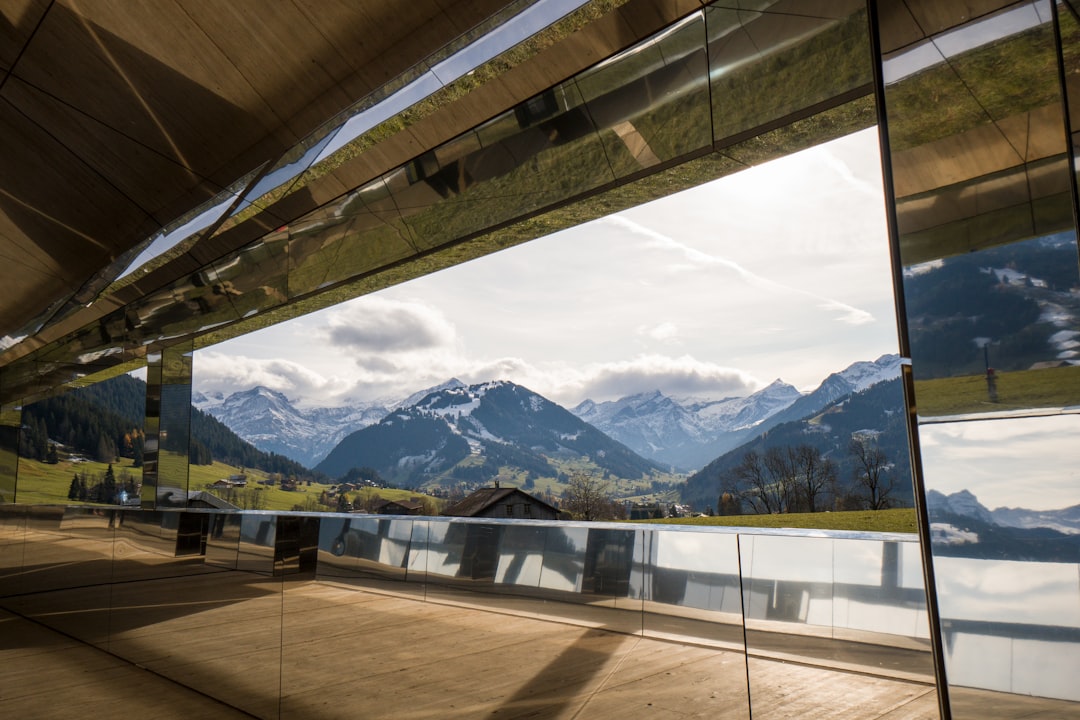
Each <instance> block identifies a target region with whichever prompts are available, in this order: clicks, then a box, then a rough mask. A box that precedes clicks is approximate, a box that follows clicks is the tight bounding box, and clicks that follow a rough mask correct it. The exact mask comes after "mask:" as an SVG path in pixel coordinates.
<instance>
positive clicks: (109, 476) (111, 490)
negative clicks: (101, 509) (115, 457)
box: [98, 463, 116, 503]
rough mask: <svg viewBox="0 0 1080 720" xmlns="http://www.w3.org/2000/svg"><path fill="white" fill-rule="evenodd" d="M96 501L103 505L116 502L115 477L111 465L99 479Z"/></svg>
mask: <svg viewBox="0 0 1080 720" xmlns="http://www.w3.org/2000/svg"><path fill="white" fill-rule="evenodd" d="M98 500H99V502H103V503H114V502H116V475H115V474H113V469H112V463H110V464H109V467H108V468H107V469H106V470H105V476H104V477H103V478H102V479H101V486H100V489H99V490H98Z"/></svg>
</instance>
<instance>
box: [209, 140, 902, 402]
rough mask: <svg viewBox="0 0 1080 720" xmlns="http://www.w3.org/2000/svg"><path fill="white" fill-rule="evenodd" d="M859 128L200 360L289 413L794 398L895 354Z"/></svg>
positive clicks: (881, 228) (870, 176)
mask: <svg viewBox="0 0 1080 720" xmlns="http://www.w3.org/2000/svg"><path fill="white" fill-rule="evenodd" d="M880 174H881V173H880V166H879V157H878V148H877V131H876V129H870V130H866V131H863V132H860V133H857V134H855V135H852V136H850V137H848V138H844V139H842V140H839V141H835V142H832V143H829V144H826V145H822V146H819V147H816V148H812V149H810V150H808V151H805V152H803V153H799V154H797V155H793V156H790V157H788V158H785V159H782V160H779V161H776V162H773V163H768V164H765V165H761V166H759V167H756V168H753V169H750V170H746V171H744V172H741V173H739V174H737V175H733V176H730V177H728V178H725V179H722V180H719V181H716V182H713V183H710V184H707V185H703V186H701V187H698V188H695V189H693V190H689V191H687V192H684V193H681V194H679V195H675V196H672V197H669V198H666V199H663V200H658V201H656V202H653V203H650V204H648V205H643V206H640V207H637V208H634V209H633V210H628V211H626V212H621V213H618V214H617V215H613V216H610V217H607V218H604V219H601V220H598V221H596V222H593V223H589V224H586V225H582V226H579V227H577V228H573V229H570V230H566V231H564V232H561V233H557V234H555V235H551V236H548V237H545V238H541V239H538V240H536V241H533V242H531V243H528V244H526V245H523V246H519V247H516V248H511V249H509V250H506V251H503V252H501V253H496V254H494V255H490V256H487V257H484V258H481V259H478V260H475V261H473V262H470V263H467V264H465V265H461V266H458V267H455V268H451V269H449V270H447V271H444V272H442V273H438V274H435V275H431V276H428V277H424V278H420V279H417V280H414V281H411V282H408V283H404V284H402V285H399V286H396V287H394V288H390V289H388V290H385V291H383V292H380V293H377V294H375V295H371V296H366V297H362V298H358V299H356V300H353V301H350V302H347V303H344V304H342V305H338V306H336V307H333V308H329V309H327V310H324V311H321V312H318V313H313V314H311V315H308V316H306V317H303V318H298V319H297V320H294V321H292V322H289V323H285V324H282V325H279V326H276V327H273V328H269V329H267V330H264V331H261V332H258V333H252V334H250V335H247V336H244V337H242V338H237V339H235V340H232V341H229V342H226V343H222V344H220V345H216V346H214V347H211V348H207V349H205V350H202V351H200V352H198V353H197V354H196V358H195V377H194V382H195V389H196V390H199V391H202V392H223V393H225V394H228V393H230V392H235V391H237V390H243V389H247V388H250V387H252V386H254V385H265V386H267V387H271V388H273V389H275V390H279V391H281V392H283V393H285V394H286V395H287V396H288V397H290V398H291V399H293V400H294V401H298V402H299V403H300V404H301V405H304V406H309V407H310V406H329V405H341V404H349V403H354V402H357V401H370V400H376V399H399V398H401V397H404V396H406V395H408V394H410V393H412V392H414V391H416V390H419V389H422V388H425V387H429V386H431V385H435V384H438V383H441V382H444V381H445V380H447V379H448V378H450V377H457V378H459V379H461V380H463V381H465V382H480V381H484V380H491V379H508V380H512V381H514V382H517V383H520V384H522V385H525V386H526V387H529V388H530V389H532V390H534V391H536V392H539V393H541V394H542V395H545V396H546V397H549V398H550V399H552V400H555V401H556V402H560V403H562V404H564V405H567V406H572V405H574V404H576V403H578V402H580V401H581V400H583V399H585V398H592V399H593V400H598V401H599V400H610V399H616V398H619V397H622V396H625V395H628V394H632V393H637V392H645V391H651V390H655V389H660V390H661V391H663V392H664V393H666V394H669V395H674V396H677V397H685V396H699V397H713V398H718V397H727V396H732V395H743V394H748V393H750V392H753V391H754V390H756V389H759V388H761V387H763V386H764V385H767V384H768V383H770V382H772V381H773V380H774V379H776V378H783V379H784V380H785V381H787V382H789V383H791V384H793V385H795V386H796V387H799V388H800V389H812V388H813V387H816V385H817V384H818V383H820V382H821V380H823V379H824V378H825V377H826V376H827V375H828V374H829V373H831V372H834V371H837V370H840V369H843V368H844V367H846V366H847V365H849V364H850V363H852V362H854V361H856V360H873V359H875V358H877V357H879V356H880V355H882V354H884V353H891V352H896V350H897V341H896V323H895V316H894V311H893V305H892V303H893V300H892V286H891V278H890V272H889V263H888V245H887V239H886V229H885V216H884V202H883V199H882V190H881V179H880Z"/></svg>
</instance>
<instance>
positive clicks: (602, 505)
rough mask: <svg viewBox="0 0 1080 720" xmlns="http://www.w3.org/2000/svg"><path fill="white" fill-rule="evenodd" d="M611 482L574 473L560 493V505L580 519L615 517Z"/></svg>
mask: <svg viewBox="0 0 1080 720" xmlns="http://www.w3.org/2000/svg"><path fill="white" fill-rule="evenodd" d="M610 488H611V484H610V483H608V482H607V481H605V480H600V479H598V478H595V477H593V476H592V475H589V474H588V473H575V474H574V475H573V476H572V477H571V478H570V480H569V482H567V484H566V489H565V490H563V494H562V507H563V508H564V509H566V510H569V511H570V514H571V515H573V516H574V517H575V518H579V519H581V520H605V519H609V518H613V517H615V513H614V502H613V501H612V497H611V491H610Z"/></svg>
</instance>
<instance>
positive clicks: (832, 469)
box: [788, 445, 836, 512]
mask: <svg viewBox="0 0 1080 720" xmlns="http://www.w3.org/2000/svg"><path fill="white" fill-rule="evenodd" d="M788 454H789V456H790V457H791V465H792V467H793V468H794V470H795V472H794V476H795V477H794V481H793V484H794V485H795V493H796V497H797V505H798V509H799V510H803V511H805V512H818V511H820V510H823V509H825V507H826V506H827V505H828V502H827V500H828V498H829V496H830V495H834V494H835V492H836V463H834V462H833V461H832V460H831V459H830V458H827V457H824V456H823V455H822V454H821V453H820V452H818V450H817V448H815V447H813V446H812V445H799V446H797V447H795V448H788Z"/></svg>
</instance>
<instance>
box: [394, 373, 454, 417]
mask: <svg viewBox="0 0 1080 720" xmlns="http://www.w3.org/2000/svg"><path fill="white" fill-rule="evenodd" d="M463 387H465V383H463V382H461V381H460V380H458V379H457V378H450V379H449V380H447V381H446V382H444V383H443V384H441V385H435V386H432V387H429V388H427V389H425V390H420V391H419V392H414V393H413V394H412V395H410V396H409V397H407V398H405V399H404V400H398V401H397V402H393V403H389V404H388V405H387V407H388V408H389V409H390V410H397V409H399V408H408V407H412V406H413V405H415V404H417V403H418V402H420V401H421V400H423V399H424V398H426V397H427V396H428V395H430V394H431V393H437V392H442V391H443V390H457V389H459V388H463Z"/></svg>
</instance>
